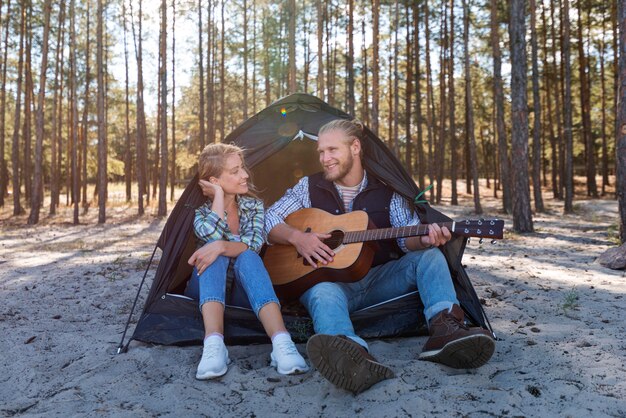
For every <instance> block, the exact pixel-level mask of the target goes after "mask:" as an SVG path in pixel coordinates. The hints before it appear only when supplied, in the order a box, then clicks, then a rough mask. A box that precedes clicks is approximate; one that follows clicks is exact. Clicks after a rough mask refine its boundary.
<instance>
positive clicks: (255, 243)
mask: <svg viewBox="0 0 626 418" xmlns="http://www.w3.org/2000/svg"><path fill="white" fill-rule="evenodd" d="M243 199H245V200H243ZM240 205H242V208H241V209H243V210H242V212H243V211H245V214H246V222H245V225H244V224H240V228H243V230H241V229H240V235H241V242H243V243H244V244H246V245H248V248H250V249H251V250H252V251H254V252H256V253H258V252H260V251H261V248H262V247H263V243H264V242H265V230H264V220H265V209H263V202H261V201H260V200H258V199H249V198H242V200H241V201H240Z"/></svg>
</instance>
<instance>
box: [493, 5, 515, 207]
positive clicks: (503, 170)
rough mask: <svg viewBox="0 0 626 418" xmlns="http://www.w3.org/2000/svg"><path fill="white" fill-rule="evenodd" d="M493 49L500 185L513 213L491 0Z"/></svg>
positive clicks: (496, 30) (499, 59) (499, 57)
mask: <svg viewBox="0 0 626 418" xmlns="http://www.w3.org/2000/svg"><path fill="white" fill-rule="evenodd" d="M491 48H492V50H493V95H494V102H495V106H496V126H497V135H498V160H499V162H500V185H501V186H502V209H503V210H504V213H511V210H512V201H511V178H510V170H509V153H508V144H507V142H508V141H507V138H506V130H505V126H504V91H503V86H502V53H501V51H500V34H499V20H498V1H497V0H491Z"/></svg>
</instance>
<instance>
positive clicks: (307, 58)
mask: <svg viewBox="0 0 626 418" xmlns="http://www.w3.org/2000/svg"><path fill="white" fill-rule="evenodd" d="M306 3H307V1H306V0H302V13H301V15H302V26H303V30H302V36H301V38H300V41H301V42H302V50H303V51H304V74H303V75H302V84H303V88H302V91H303V92H305V93H308V92H309V77H310V74H311V61H312V59H311V47H310V46H309V38H310V37H311V32H310V30H309V23H310V20H309V19H308V18H307V15H308V10H307V9H306Z"/></svg>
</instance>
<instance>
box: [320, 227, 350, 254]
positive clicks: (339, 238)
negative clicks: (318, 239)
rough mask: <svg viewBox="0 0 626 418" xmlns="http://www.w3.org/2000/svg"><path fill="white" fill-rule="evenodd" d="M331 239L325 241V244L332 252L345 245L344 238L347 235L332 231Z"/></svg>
mask: <svg viewBox="0 0 626 418" xmlns="http://www.w3.org/2000/svg"><path fill="white" fill-rule="evenodd" d="M330 235H331V237H330V238H327V239H325V240H324V244H326V245H328V246H329V247H330V249H331V250H334V249H335V248H337V247H339V246H340V245H341V244H343V236H344V235H345V234H344V232H343V231H337V230H335V231H332V232H330Z"/></svg>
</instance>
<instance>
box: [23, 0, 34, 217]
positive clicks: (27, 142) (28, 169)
mask: <svg viewBox="0 0 626 418" xmlns="http://www.w3.org/2000/svg"><path fill="white" fill-rule="evenodd" d="M27 5H28V6H27V7H28V12H27V15H26V34H25V42H26V49H25V50H24V52H25V54H26V56H25V62H24V77H25V80H24V83H25V85H24V127H23V129H22V137H23V141H22V143H23V145H24V158H23V160H22V167H23V170H22V171H21V174H22V183H23V184H24V198H25V199H26V205H27V206H30V203H31V202H30V198H31V194H32V186H33V184H32V175H33V164H32V158H31V140H32V129H31V127H32V119H33V112H32V110H33V106H34V103H33V96H34V83H33V67H32V62H33V61H32V48H33V5H32V2H31V1H28V3H27Z"/></svg>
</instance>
